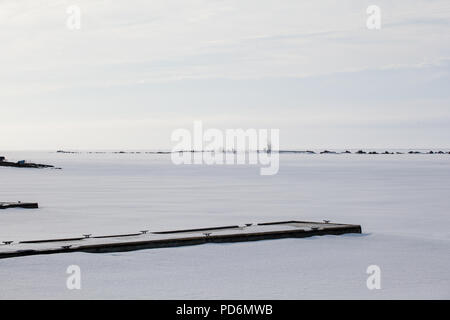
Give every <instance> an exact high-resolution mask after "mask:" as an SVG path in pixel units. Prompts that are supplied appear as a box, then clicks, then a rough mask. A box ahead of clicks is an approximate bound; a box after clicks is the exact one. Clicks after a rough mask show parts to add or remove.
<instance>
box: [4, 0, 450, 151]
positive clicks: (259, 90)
mask: <svg viewBox="0 0 450 320" xmlns="http://www.w3.org/2000/svg"><path fill="white" fill-rule="evenodd" d="M373 4H375V5H378V6H379V7H380V8H381V18H382V20H381V23H382V24H381V29H380V30H369V29H368V28H367V27H366V20H367V17H368V15H367V13H366V9H367V7H368V6H369V5H373ZM70 5H77V6H79V8H80V9H81V29H80V30H70V29H69V28H67V26H66V21H67V19H68V17H69V14H68V13H67V12H66V10H67V7H68V6H70ZM0 43H1V47H0V49H1V50H0V150H13V149H16V150H17V149H21V150H30V149H48V150H55V149H160V148H163V149H170V148H171V147H172V145H173V143H172V142H171V141H170V135H171V132H172V131H173V130H174V129H177V128H187V129H189V128H192V123H193V121H194V120H202V121H203V122H204V126H205V127H207V128H208V127H214V128H223V129H225V128H243V129H245V128H256V129H258V128H268V129H269V128H277V129H280V145H281V147H282V148H300V149H306V148H359V147H361V148H363V147H366V148H369V147H379V148H389V147H391V148H401V147H405V148H409V147H414V148H416V147H427V148H428V147H430V148H433V147H450V1H448V0H396V1H392V0H372V1H364V0H340V1H335V0H321V1H306V0H304V1H302V0H176V1H174V0H151V1H150V0H143V1H140V0H127V1H125V0H123V1H120V0H101V1H96V0H86V1H83V0H78V1H77V0H73V1H63V0H28V1H25V0H0Z"/></svg>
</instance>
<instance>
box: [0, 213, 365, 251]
mask: <svg viewBox="0 0 450 320" xmlns="http://www.w3.org/2000/svg"><path fill="white" fill-rule="evenodd" d="M346 233H361V226H359V225H352V224H337V223H330V222H329V221H326V220H325V221H324V222H306V221H283V222H271V223H259V224H252V223H248V224H245V225H242V226H238V225H236V226H226V227H214V228H202V229H189V230H174V231H159V232H149V231H148V230H144V231H139V232H136V233H130V234H121V235H98V236H95V235H91V234H85V235H82V236H80V237H76V238H65V239H41V240H28V241H21V242H12V241H10V240H9V239H0V240H1V241H2V243H3V244H0V259H2V258H13V257H21V256H29V255H39V254H55V253H70V252H88V253H108V252H122V251H134V250H142V249H154V248H169V247H181V246H193V245H200V244H206V243H233V242H249V241H260V240H272V239H286V238H305V237H312V236H323V235H342V234H346Z"/></svg>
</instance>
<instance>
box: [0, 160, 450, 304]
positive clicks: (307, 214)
mask: <svg viewBox="0 0 450 320" xmlns="http://www.w3.org/2000/svg"><path fill="white" fill-rule="evenodd" d="M5 155H6V156H7V157H8V158H10V159H11V160H21V159H27V160H32V161H33V162H39V163H48V164H54V165H56V166H58V167H62V168H63V170H32V169H17V168H0V181H1V183H0V201H17V200H21V201H36V202H39V204H40V206H41V208H40V209H38V210H20V209H11V210H3V211H1V212H0V241H5V240H15V241H18V240H32V239H37V238H39V239H40V238H48V237H60V236H61V237H66V236H67V237H70V236H79V235H81V234H86V233H92V234H109V233H132V232H137V231H140V230H146V229H150V230H154V231H156V230H166V229H179V228H191V227H210V226H221V225H229V224H233V225H234V224H244V223H249V222H253V223H254V222H268V221H281V220H309V221H321V220H323V219H328V220H331V221H333V222H340V223H352V224H361V225H362V227H363V234H362V235H344V236H324V237H313V238H308V239H287V240H275V241H262V242H255V243H239V244H220V245H219V244H208V245H202V246H196V247H184V248H172V249H152V250H143V251H135V252H127V253H114V254H101V255H96V254H84V253H73V254H58V255H51V256H33V257H24V258H14V259H3V260H0V298H68V299H71V298H154V299H157V298H162V299H166V298H183V299H197V298H206V299H208V298H230V299H231V298H237V299H239V298H248V299H251V298H254V299H263V298H269V299H270V298H275V299H277V298H285V299H297V298H337V299H339V298H375V299H378V298H379V299H390V298H425V299H427V298H446V299H448V298H450V274H449V272H448V270H450V214H449V209H450V197H449V194H450V155H407V154H406V155H300V154H294V155H281V158H280V160H281V163H280V171H279V173H278V175H275V176H261V175H259V168H258V167H257V166H196V165H184V166H175V165H173V164H172V163H171V161H170V156H169V155H154V154H85V153H83V154H57V153H53V152H8V153H6V154H5ZM72 264H75V265H79V266H80V267H81V270H82V289H81V290H79V291H77V290H68V289H67V288H66V279H67V276H68V275H67V274H66V268H67V267H68V266H69V265H72ZM373 264H375V265H378V266H380V268H381V286H382V289H381V290H368V289H367V287H366V279H367V277H368V275H367V274H366V269H367V267H368V266H369V265H373Z"/></svg>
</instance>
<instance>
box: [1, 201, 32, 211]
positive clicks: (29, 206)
mask: <svg viewBox="0 0 450 320" xmlns="http://www.w3.org/2000/svg"><path fill="white" fill-rule="evenodd" d="M9 208H24V209H38V208H39V204H37V203H35V202H0V209H9Z"/></svg>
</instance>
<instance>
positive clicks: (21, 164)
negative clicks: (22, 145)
mask: <svg viewBox="0 0 450 320" xmlns="http://www.w3.org/2000/svg"><path fill="white" fill-rule="evenodd" d="M0 167H14V168H35V169H43V168H54V169H59V168H55V167H54V166H51V165H48V164H39V163H31V162H27V161H25V160H20V161H17V162H10V161H7V160H6V158H5V157H1V156H0Z"/></svg>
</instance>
